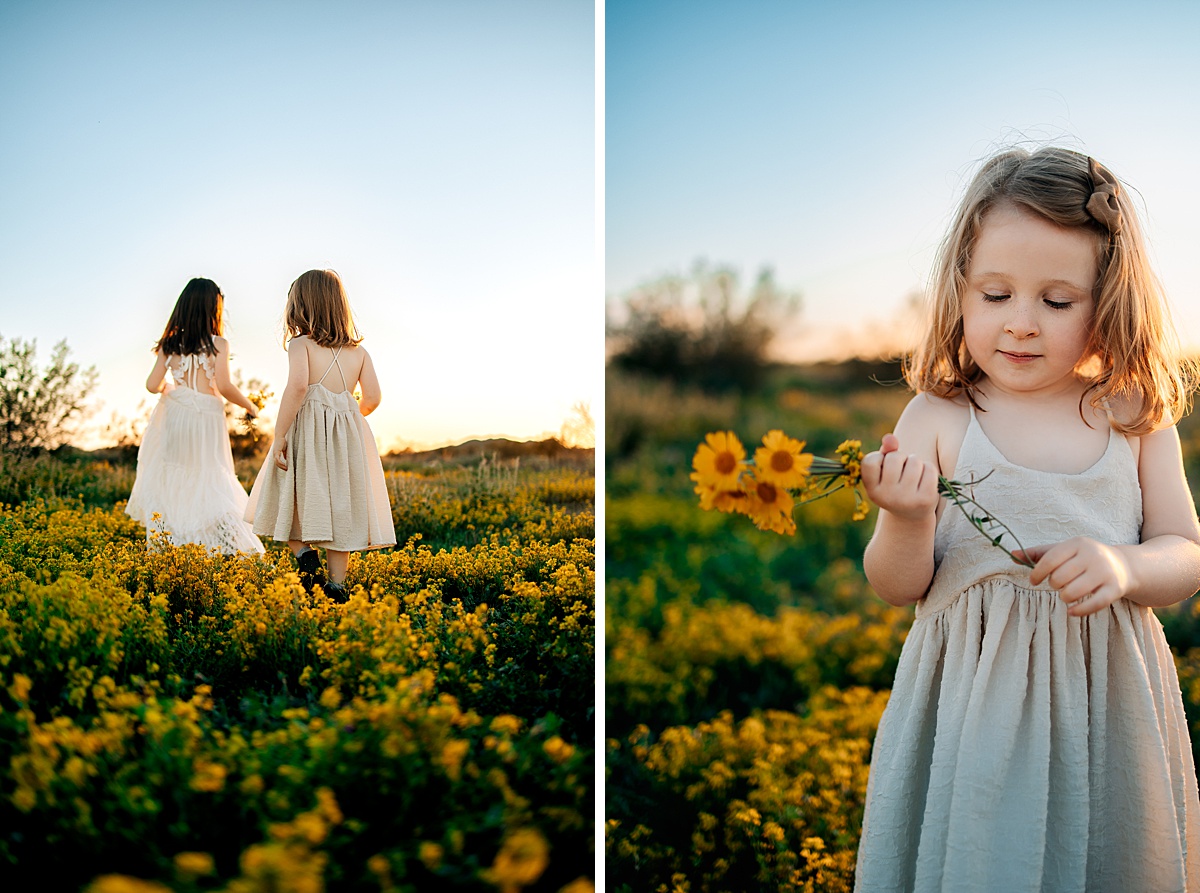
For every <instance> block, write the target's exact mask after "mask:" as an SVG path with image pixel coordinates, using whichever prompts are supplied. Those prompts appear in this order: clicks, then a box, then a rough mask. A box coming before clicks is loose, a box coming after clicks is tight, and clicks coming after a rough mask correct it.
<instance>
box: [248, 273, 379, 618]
mask: <svg viewBox="0 0 1200 893" xmlns="http://www.w3.org/2000/svg"><path fill="white" fill-rule="evenodd" d="M284 325H285V326H286V330H287V336H286V340H285V346H286V348H287V352H288V382H287V386H286V387H285V388H284V391H283V397H282V401H281V403H280V406H279V417H278V419H277V420H276V423H275V439H274V441H273V442H272V444H271V449H270V452H269V453H268V454H267V458H266V461H265V462H264V463H263V467H262V469H261V470H260V471H259V473H258V477H257V479H256V480H255V481H254V486H253V488H252V489H251V491H250V501H249V505H248V506H247V508H246V520H248V521H250V522H252V523H253V525H254V532H255V533H257V534H260V535H262V536H269V537H272V538H273V539H275V540H278V541H281V542H287V543H288V545H289V546H291V549H292V553H293V554H294V555H295V556H296V560H297V564H298V565H299V567H300V575H301V580H302V581H303V582H304V583H305V586H306V588H308V589H310V590H311V587H312V585H313V584H314V583H320V584H321V585H322V588H323V589H324V590H325V593H326V594H327V595H329V596H330V597H332V598H334V599H336V600H340V601H341V600H345V598H346V592H345V589H344V586H343V583H344V582H345V579H346V567H347V563H348V561H349V553H350V552H357V551H360V550H364V549H380V548H383V547H385V546H392V545H395V543H396V532H395V528H394V527H393V526H392V510H391V504H390V502H389V501H388V493H387V486H386V484H385V482H384V477H383V464H382V463H381V462H380V460H379V451H378V449H377V448H376V446H375V437H374V435H373V434H372V433H371V429H370V427H369V426H368V425H367V421H366V418H365V416H367V415H370V413H371V412H373V411H374V410H375V408H376V407H377V406H379V399H380V389H379V379H378V378H377V377H376V375H375V367H374V366H373V365H372V364H371V356H370V354H368V353H367V351H366V349H365V348H363V347H362V346H360V342H361V341H362V338H360V337H359V336H358V333H357V330H356V329H355V326H354V320H353V317H352V316H351V313H350V303H349V301H348V300H347V298H346V291H345V289H344V288H343V287H342V281H341V279H339V278H338V275H337V274H336V273H334V272H333V271H332V270H309V271H308V272H307V273H305V274H304V275H302V276H301V277H300V278H299V279H297V280H296V281H295V282H293V283H292V287H291V289H290V290H289V291H288V302H287V310H286V311H285V318H284ZM355 386H358V387H359V388H360V389H361V399H357V400H356V399H355V395H354V389H355ZM318 547H320V548H323V549H325V554H326V556H327V557H328V563H329V571H328V578H327V579H326V578H325V576H324V574H323V573H322V572H321V568H320V558H319V553H318V552H317V551H316V550H317V548H318Z"/></svg>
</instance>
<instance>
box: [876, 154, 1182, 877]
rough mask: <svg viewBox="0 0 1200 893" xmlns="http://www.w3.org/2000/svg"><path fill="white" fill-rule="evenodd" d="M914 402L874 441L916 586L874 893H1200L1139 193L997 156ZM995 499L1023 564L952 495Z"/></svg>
mask: <svg viewBox="0 0 1200 893" xmlns="http://www.w3.org/2000/svg"><path fill="white" fill-rule="evenodd" d="M907 375H908V379H909V382H910V384H911V385H912V386H913V388H914V390H916V391H917V396H916V397H914V398H913V400H912V401H911V402H910V403H909V405H908V407H907V408H906V409H905V411H904V413H903V414H902V415H901V417H900V419H899V421H898V422H897V423H896V426H895V433H894V434H889V435H887V436H886V437H884V439H883V443H882V445H881V448H880V449H879V450H878V451H875V452H872V453H869V454H868V455H867V456H865V457H864V458H863V460H862V480H863V484H864V486H865V488H866V491H867V494H868V495H869V497H870V498H871V500H872V501H874V502H875V503H876V504H877V505H878V506H879V507H880V512H879V519H878V523H877V526H876V529H875V533H874V536H873V537H872V539H871V542H870V544H869V545H868V547H867V550H866V554H865V556H864V559H863V563H864V566H865V569H866V573H867V576H868V578H869V579H870V581H871V584H872V586H873V587H874V588H875V591H876V592H877V593H878V594H879V595H880V597H881V598H883V599H884V600H885V601H887V602H889V603H891V604H893V605H910V604H915V605H916V619H915V621H914V623H913V626H912V630H911V632H910V633H909V635H908V638H907V640H906V641H905V644H904V648H903V652H902V656H901V660H900V665H899V668H898V669H897V673H896V681H895V686H894V689H893V692H892V696H891V699H890V701H889V703H888V707H887V710H886V712H885V713H884V716H883V720H882V722H881V724H880V727H879V732H878V736H877V738H876V741H875V746H874V751H873V755H872V760H871V775H870V782H869V785H868V792H867V806H866V816H865V819H864V827H863V833H862V840H861V844H860V849H859V855H858V869H857V880H856V889H857V890H858V891H861V893H867V891H883V890H887V891H897V890H905V891H921V893H930V891H947V893H949V891H953V893H964V891H966V893H969V891H1006V893H1007V891H1047V893H1049V891H1054V893H1065V891H1079V893H1083V891H1087V893H1131V891H1155V893H1170V891H1189V890H1191V891H1194V890H1200V799H1198V797H1197V786H1196V774H1195V769H1194V766H1193V762H1192V749H1191V742H1190V740H1189V737H1188V724H1187V718H1186V717H1185V716H1184V712H1183V704H1182V699H1181V697H1180V691H1179V682H1178V679H1177V676H1176V671H1175V664H1174V661H1173V659H1172V656H1171V652H1170V651H1169V650H1168V647H1167V643H1166V640H1165V638H1164V636H1163V630H1162V626H1161V624H1160V623H1159V622H1158V619H1157V618H1156V617H1155V615H1154V612H1153V610H1152V609H1153V608H1155V607H1163V606H1167V605H1172V604H1175V603H1176V602H1179V601H1182V600H1183V599H1186V598H1187V597H1188V596H1190V595H1192V594H1193V593H1194V592H1195V591H1196V590H1197V588H1200V525H1198V524H1197V519H1196V511H1195V507H1194V506H1193V504H1192V497H1191V494H1190V491H1189V489H1188V485H1187V481H1186V480H1185V477H1184V471H1183V464H1182V460H1181V454H1180V444H1179V436H1178V434H1177V432H1176V429H1175V425H1174V422H1175V421H1176V420H1177V419H1179V418H1180V417H1181V416H1182V415H1183V413H1184V412H1185V411H1186V408H1187V401H1188V398H1189V394H1190V389H1191V387H1192V385H1193V381H1194V370H1193V367H1192V366H1191V365H1190V364H1189V363H1187V362H1185V361H1184V360H1182V359H1181V358H1180V355H1179V353H1178V349H1177V346H1176V340H1175V336H1174V333H1173V330H1172V328H1171V324H1170V321H1169V318H1168V313H1167V309H1166V306H1165V303H1164V299H1163V296H1162V294H1161V291H1160V288H1159V285H1158V281H1157V279H1156V277H1155V275H1154V273H1153V271H1152V270H1151V268H1150V264H1149V259H1148V257H1147V251H1146V245H1145V243H1144V240H1143V237H1142V234H1141V230H1140V228H1139V225H1138V220H1137V217H1136V214H1135V211H1134V208H1133V205H1132V203H1131V202H1130V201H1129V197H1128V193H1127V191H1126V189H1125V188H1124V187H1122V186H1121V184H1120V183H1119V181H1118V180H1117V179H1116V177H1114V176H1113V175H1112V174H1111V173H1110V172H1109V171H1108V170H1107V169H1106V168H1105V167H1104V166H1102V165H1101V164H1099V163H1098V162H1096V161H1095V160H1093V159H1091V158H1088V157H1087V156H1085V155H1082V154H1079V153H1076V152H1072V151H1068V150H1064V149H1057V148H1045V149H1041V150H1039V151H1036V152H1033V153H1032V154H1030V153H1028V152H1025V151H1023V150H1019V149H1014V150H1010V151H1005V152H1002V153H1000V154H998V155H996V156H995V157H993V158H991V159H990V160H988V161H987V162H986V163H985V164H984V165H983V166H982V168H981V169H980V170H979V172H978V173H977V175H976V176H975V178H974V180H973V181H972V183H971V184H970V186H969V187H968V189H967V192H966V195H965V197H964V199H963V201H962V203H961V205H960V207H959V209H958V212H957V215H956V217H955V219H954V222H953V224H952V226H951V229H950V232H949V234H948V236H947V238H946V240H945V242H944V243H943V246H942V249H941V253H940V257H939V260H938V263H937V266H936V269H935V275H934V280H933V283H932V287H931V320H930V325H929V329H928V331H927V333H926V335H925V337H924V340H923V342H922V343H921V345H920V347H919V348H918V349H917V351H916V352H915V354H914V356H913V357H912V358H911V361H910V363H909V366H908V368H907ZM939 476H944V477H947V478H950V477H953V478H955V479H957V480H958V481H960V482H968V483H969V482H971V481H976V482H978V483H976V484H975V485H974V488H973V490H974V495H975V496H977V497H978V498H979V500H980V501H981V502H984V503H986V504H987V505H988V506H989V507H991V508H993V509H994V510H995V511H996V512H997V513H998V514H999V515H1001V516H1002V517H1003V518H1004V520H1005V522H1006V523H1007V525H1008V526H1009V527H1010V528H1012V531H1013V533H1014V534H1015V535H1016V536H1017V538H1018V539H1019V540H1020V542H1022V543H1024V544H1025V545H1026V546H1027V547H1028V548H1026V549H1024V550H1023V551H1020V550H1019V551H1017V552H1016V555H1015V557H1016V558H1017V559H1020V560H1026V561H1028V562H1029V563H1030V564H1032V568H1029V567H1026V566H1022V565H1020V564H1017V563H1016V562H1014V560H1013V559H1011V558H1010V557H1009V556H1008V555H1007V554H1006V553H1005V552H1003V551H1001V550H1000V549H995V548H992V547H991V544H990V543H989V541H988V540H987V539H986V538H984V537H981V536H980V535H979V531H978V530H977V529H976V528H975V527H973V526H972V525H971V523H970V521H969V518H967V517H965V516H964V515H963V514H962V513H960V512H958V511H954V510H947V503H946V502H945V501H944V500H942V499H940V498H939V495H938V478H939Z"/></svg>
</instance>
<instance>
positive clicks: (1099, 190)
mask: <svg viewBox="0 0 1200 893" xmlns="http://www.w3.org/2000/svg"><path fill="white" fill-rule="evenodd" d="M1088 174H1089V175H1090V176H1091V178H1092V194H1091V196H1090V197H1089V198H1088V200H1087V204H1086V205H1084V208H1085V210H1087V212H1088V215H1089V216H1090V217H1091V218H1092V219H1093V220H1095V221H1096V222H1098V223H1100V224H1103V226H1104V228H1105V229H1107V230H1108V231H1109V233H1110V234H1112V235H1114V236H1115V235H1117V234H1118V233H1119V232H1121V205H1120V204H1119V203H1118V202H1117V196H1118V195H1120V194H1121V186H1120V184H1118V183H1117V178H1116V177H1114V176H1113V175H1112V172H1111V171H1109V170H1108V168H1106V167H1105V166H1104V165H1102V164H1101V163H1100V162H1098V161H1097V160H1096V159H1095V158H1088Z"/></svg>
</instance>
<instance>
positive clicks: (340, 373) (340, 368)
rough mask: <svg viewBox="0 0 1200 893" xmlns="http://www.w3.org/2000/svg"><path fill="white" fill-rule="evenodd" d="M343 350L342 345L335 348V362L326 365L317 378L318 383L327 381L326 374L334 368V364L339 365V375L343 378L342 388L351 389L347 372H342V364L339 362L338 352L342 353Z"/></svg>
mask: <svg viewBox="0 0 1200 893" xmlns="http://www.w3.org/2000/svg"><path fill="white" fill-rule="evenodd" d="M341 352H342V349H341V348H340V347H339V348H336V349H335V350H334V352H333V362H332V363H330V364H329V365H328V366H326V367H325V372H324V374H323V375H322V376H321V377H320V378H319V379H317V384H321V383H323V382H324V381H325V376H326V375H328V374H329V370H330V369H332V368H333V367H334V366H337V371H338V377H339V378H340V379H341V380H342V390H343V391H345V390H349V389H348V388H347V387H346V374H345V373H344V372H342V364H341V363H340V362H338V354H340V353H341Z"/></svg>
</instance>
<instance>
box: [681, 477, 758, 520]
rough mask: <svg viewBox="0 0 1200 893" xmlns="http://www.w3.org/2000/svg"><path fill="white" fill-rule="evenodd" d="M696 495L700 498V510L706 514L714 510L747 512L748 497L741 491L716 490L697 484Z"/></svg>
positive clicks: (693, 478)
mask: <svg viewBox="0 0 1200 893" xmlns="http://www.w3.org/2000/svg"><path fill="white" fill-rule="evenodd" d="M695 479H696V473H695V472H693V473H692V480H695ZM696 494H697V495H698V496H699V497H700V508H702V509H704V510H705V511H706V512H711V511H713V510H714V509H715V510H716V511H718V512H726V513H728V512H744V511H745V507H746V501H747V497H746V494H745V493H744V492H743V491H741V490H714V489H713V488H712V487H705V486H703V485H702V484H697V485H696Z"/></svg>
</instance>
